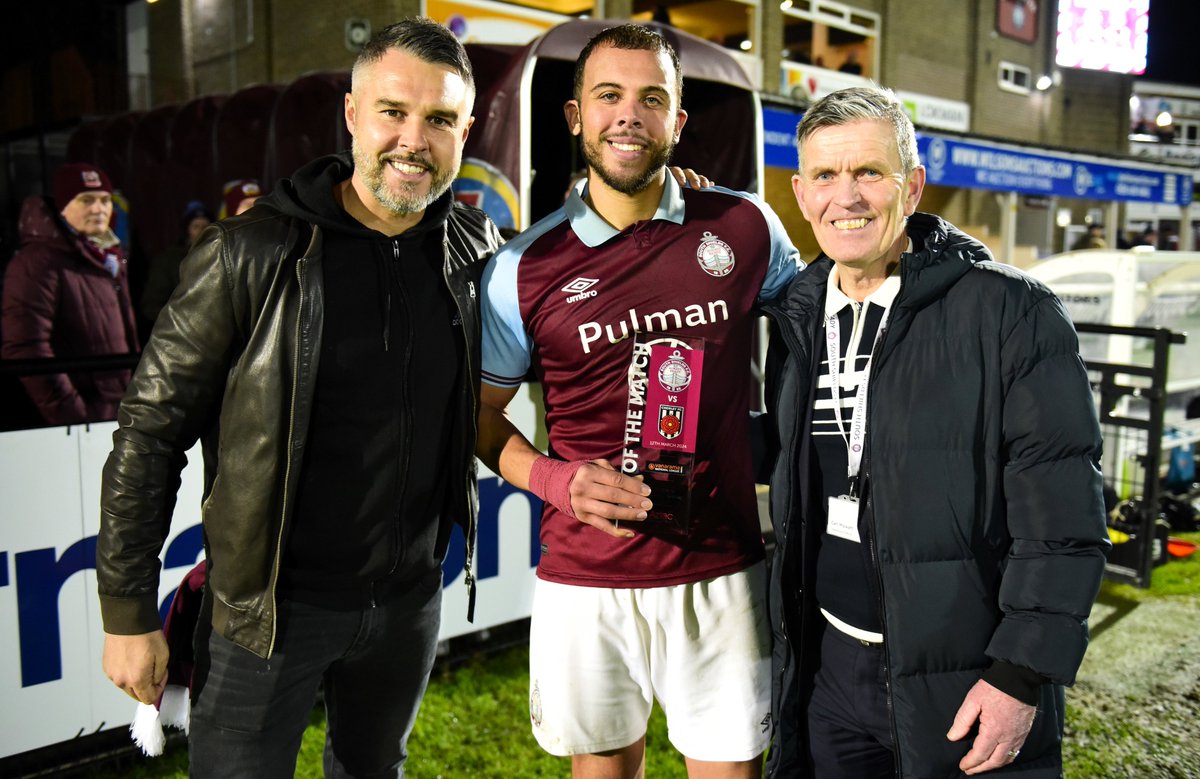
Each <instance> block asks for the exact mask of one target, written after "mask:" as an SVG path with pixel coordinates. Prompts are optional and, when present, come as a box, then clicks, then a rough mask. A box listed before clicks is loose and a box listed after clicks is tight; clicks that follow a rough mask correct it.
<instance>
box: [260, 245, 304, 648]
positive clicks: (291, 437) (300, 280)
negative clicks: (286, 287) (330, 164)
mask: <svg viewBox="0 0 1200 779" xmlns="http://www.w3.org/2000/svg"><path fill="white" fill-rule="evenodd" d="M314 229H316V228H314ZM307 264H308V263H307V260H306V258H305V257H301V258H300V259H299V260H297V261H296V285H297V286H298V287H299V288H300V304H299V306H297V311H296V349H295V351H294V352H293V353H292V376H294V377H295V378H294V380H293V381H292V397H291V403H290V405H289V407H288V442H287V465H286V466H285V467H284V469H283V500H281V501H280V504H281V505H280V511H281V515H280V517H279V535H278V536H276V538H275V564H274V566H272V569H273V570H272V571H271V581H272V582H274V583H273V584H272V585H271V614H272V619H271V642H270V643H269V644H268V645H267V657H270V656H271V655H272V654H274V652H275V639H276V638H277V637H278V635H279V600H278V597H277V592H276V591H277V590H278V588H279V566H280V565H281V563H282V561H283V530H284V528H285V527H286V526H287V516H288V503H289V501H290V498H291V496H290V494H289V493H290V491H291V485H292V451H293V446H294V441H295V437H296V397H297V395H298V394H299V387H300V349H301V344H302V343H303V341H301V334H302V333H303V331H304V327H303V323H304V297H305V289H304V268H305V266H306V265H307Z"/></svg>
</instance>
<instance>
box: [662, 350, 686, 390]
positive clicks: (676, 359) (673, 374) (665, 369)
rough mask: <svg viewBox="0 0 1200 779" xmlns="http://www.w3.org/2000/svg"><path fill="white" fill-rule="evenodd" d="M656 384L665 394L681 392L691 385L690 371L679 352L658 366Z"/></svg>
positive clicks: (676, 351)
mask: <svg viewBox="0 0 1200 779" xmlns="http://www.w3.org/2000/svg"><path fill="white" fill-rule="evenodd" d="M658 383H659V384H660V385H661V386H662V388H663V389H665V390H666V391H667V392H683V391H684V390H685V389H687V388H688V385H689V384H691V383H692V369H691V366H689V365H688V364H687V361H686V360H684V359H683V356H682V355H680V353H679V350H678V349H676V350H675V352H674V353H673V354H672V355H671V356H670V357H668V358H667V359H665V360H663V362H662V365H660V366H658Z"/></svg>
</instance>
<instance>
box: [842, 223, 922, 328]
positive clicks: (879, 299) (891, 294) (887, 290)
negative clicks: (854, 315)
mask: <svg viewBox="0 0 1200 779" xmlns="http://www.w3.org/2000/svg"><path fill="white" fill-rule="evenodd" d="M912 250H913V242H912V238H909V239H908V247H907V248H906V249H905V250H904V254H901V255H900V262H904V256H905V255H906V254H912ZM899 270H900V263H896V267H895V268H893V269H892V272H891V274H890V275H889V276H888V277H887V278H886V279H884V280H883V283H882V284H880V285H879V289H877V290H875V291H874V292H872V293H871V294H870V295H867V296H866V297H865V298H863V308H864V309H865V308H866V304H867V303H874V304H875V305H877V306H879V307H881V308H885V309H886V308H891V306H892V301H894V300H895V299H896V295H897V294H899V292H900V274H899V272H898V271H899ZM856 302H857V301H855V300H853V299H851V298H850V297H849V296H847V295H846V293H844V292H842V290H841V289H840V288H839V287H838V266H837V264H836V263H835V264H834V266H833V270H832V271H830V272H829V282H828V284H827V286H826V287H825V316H830V315H831V314H836V313H837V312H839V311H841V310H842V309H843V308H845V307H846V306H847V305H849V304H851V303H856Z"/></svg>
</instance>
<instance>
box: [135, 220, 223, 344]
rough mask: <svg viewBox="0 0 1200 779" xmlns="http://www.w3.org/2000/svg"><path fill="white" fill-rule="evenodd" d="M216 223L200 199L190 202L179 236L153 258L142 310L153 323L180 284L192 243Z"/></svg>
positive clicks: (141, 305)
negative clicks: (185, 258) (180, 270)
mask: <svg viewBox="0 0 1200 779" xmlns="http://www.w3.org/2000/svg"><path fill="white" fill-rule="evenodd" d="M212 222H213V216H212V213H211V212H210V211H209V210H208V208H207V207H206V206H205V205H204V203H202V202H200V201H199V200H193V201H191V202H190V203H188V204H187V208H185V209H184V211H183V221H182V222H181V223H180V228H181V229H180V239H179V240H178V241H177V242H176V243H174V244H173V245H171V246H168V247H167V248H166V249H164V250H163V251H162V252H161V253H160V254H158V255H156V256H155V257H153V258H152V259H151V260H150V270H149V271H148V272H147V274H146V288H145V289H144V290H142V299H141V301H140V307H139V308H140V311H141V314H142V316H144V317H145V318H146V321H148V322H150V324H154V321H155V320H156V319H158V314H159V312H160V311H162V309H163V306H165V305H166V304H167V301H168V300H169V299H170V298H171V293H172V292H174V291H175V287H177V286H178V285H179V263H181V262H183V258H184V257H186V256H187V253H188V251H189V250H191V248H192V244H194V243H195V242H196V239H197V238H199V237H200V233H202V232H204V228H206V227H208V226H209V225H210V224H212Z"/></svg>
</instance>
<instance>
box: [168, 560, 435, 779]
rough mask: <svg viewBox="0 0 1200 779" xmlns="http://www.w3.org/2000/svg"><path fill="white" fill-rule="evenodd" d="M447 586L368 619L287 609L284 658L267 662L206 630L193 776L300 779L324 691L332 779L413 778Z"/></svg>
mask: <svg viewBox="0 0 1200 779" xmlns="http://www.w3.org/2000/svg"><path fill="white" fill-rule="evenodd" d="M441 585H442V581H441V574H440V572H438V573H437V575H436V576H431V577H428V579H427V580H426V581H423V582H421V583H420V584H418V585H415V586H414V588H413V589H412V590H411V591H409V592H407V593H404V594H401V595H397V596H395V597H394V598H393V600H392V601H390V602H388V603H387V604H386V605H384V606H380V607H377V608H373V609H364V610H361V611H331V610H329V609H323V608H318V607H316V606H311V605H307V604H303V603H296V602H289V601H280V603H279V625H278V634H277V637H276V642H275V651H274V652H273V653H272V654H271V657H270V659H267V660H264V659H262V658H260V657H258V656H257V655H255V654H253V653H251V652H249V651H247V650H245V649H243V648H242V647H240V646H237V645H235V644H233V643H232V642H230V641H228V640H227V639H225V638H223V637H222V636H220V635H219V634H217V633H216V632H215V631H213V630H212V629H211V623H210V622H209V621H208V620H202V621H201V624H202V626H203V627H202V629H200V630H198V631H197V637H196V677H195V680H194V682H193V693H192V694H193V701H192V723H191V731H190V734H189V745H188V755H189V759H190V762H191V769H190V772H191V776H193V777H223V778H228V779H232V778H234V777H246V779H267V778H269V777H280V779H284V777H286V778H287V779H291V777H292V776H293V775H294V774H295V770H296V754H297V752H298V751H299V749H300V739H301V736H302V735H303V734H304V729H305V727H306V726H307V725H308V721H309V714H310V712H311V711H312V707H313V705H314V704H315V703H316V697H317V691H318V689H319V687H320V686H321V685H322V684H324V688H325V710H326V714H327V720H328V725H327V731H326V737H325V761H324V762H325V776H326V777H403V776H404V761H405V759H406V758H407V757H408V751H407V746H406V745H407V741H408V735H409V733H410V732H412V727H413V722H414V721H415V720H416V716H417V710H418V708H419V707H420V705H421V698H422V696H423V695H424V694H425V686H426V684H427V683H428V681H429V673H430V670H431V669H432V668H433V661H434V658H435V656H436V654H437V638H438V629H439V627H440V624H441V602H442V586H441ZM203 628H207V629H206V630H205V629H203Z"/></svg>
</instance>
